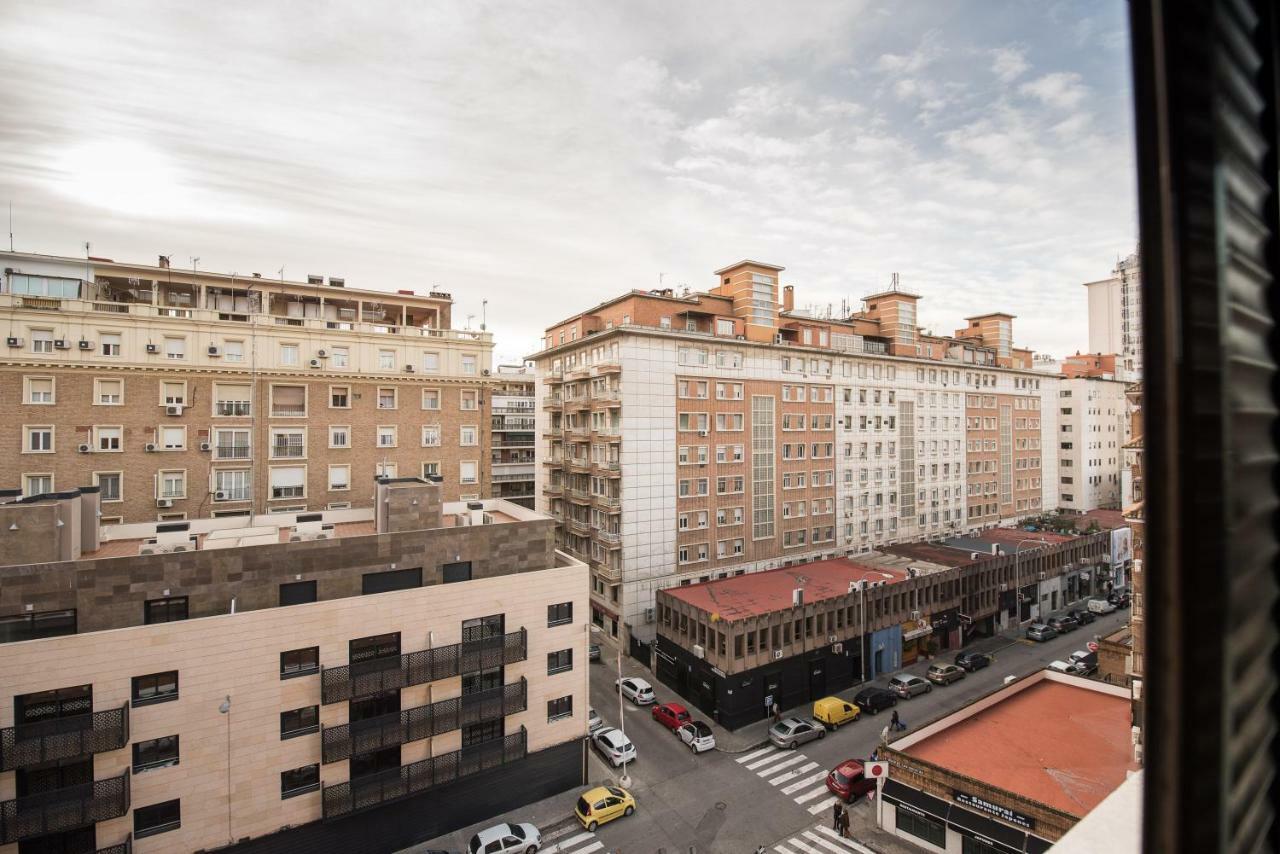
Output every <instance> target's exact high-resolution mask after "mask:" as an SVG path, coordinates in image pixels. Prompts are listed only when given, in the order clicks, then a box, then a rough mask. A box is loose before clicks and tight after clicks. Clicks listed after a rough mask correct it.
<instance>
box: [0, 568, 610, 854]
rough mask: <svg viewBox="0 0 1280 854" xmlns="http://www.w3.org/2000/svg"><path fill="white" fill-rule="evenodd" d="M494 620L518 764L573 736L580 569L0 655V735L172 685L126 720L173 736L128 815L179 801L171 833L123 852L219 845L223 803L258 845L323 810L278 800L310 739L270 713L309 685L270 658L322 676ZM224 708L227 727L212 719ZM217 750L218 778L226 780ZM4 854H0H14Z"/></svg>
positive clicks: (304, 694)
mask: <svg viewBox="0 0 1280 854" xmlns="http://www.w3.org/2000/svg"><path fill="white" fill-rule="evenodd" d="M569 601H572V602H573V603H574V605H573V608H574V621H573V623H572V624H568V625H563V626H556V627H552V628H549V627H548V626H547V622H546V620H547V605H549V604H556V603H560V602H569ZM498 613H503V614H505V615H506V630H507V631H515V630H517V629H519V628H521V627H524V628H526V629H527V630H528V658H527V659H526V660H525V661H523V662H520V663H518V664H514V665H510V666H508V667H507V669H506V680H507V681H508V682H512V681H517V680H519V678H520V677H521V676H524V677H527V679H528V692H529V693H528V709H527V711H525V712H523V713H520V714H516V715H511V716H510V717H508V718H507V721H506V726H507V732H512V731H515V730H517V729H518V728H519V727H520V726H521V725H523V726H525V727H526V728H527V730H528V745H529V750H530V752H533V751H537V750H541V749H543V748H546V747H550V746H552V745H554V744H558V743H561V742H564V741H567V740H571V739H575V738H582V737H583V736H585V734H586V714H587V708H588V705H589V700H588V697H587V668H588V660H587V654H586V644H587V637H588V631H587V619H588V612H587V568H586V567H585V566H583V565H580V564H575V565H572V566H566V567H560V568H555V569H547V570H543V571H539V572H532V573H527V574H524V575H522V576H521V577H520V583H519V584H518V585H517V584H512V583H511V579H510V578H505V577H500V578H488V579H482V580H477V581H472V582H467V583H460V584H449V585H440V586H433V587H426V588H418V589H414V590H405V591H397V592H393V593H384V594H379V595H376V596H363V597H356V598H350V599H340V600H335V601H327V602H317V603H312V604H308V605H298V606H294V607H290V608H272V609H268V610H263V611H254V612H249V613H242V614H236V615H228V616H222V617H208V618H204V619H193V620H189V621H185V622H177V623H166V624H160V625H152V626H138V627H134V628H126V629H116V630H112V631H104V632H96V633H91V634H84V635H73V636H67V637H59V638H50V639H46V640H38V641H28V642H23V643H14V644H6V645H5V646H3V647H0V650H2V654H0V685H3V686H4V689H5V690H4V696H3V697H0V727H8V726H12V725H13V703H12V696H13V695H16V694H24V693H28V692H33V691H41V690H48V689H52V688H59V687H67V686H73V685H81V684H85V683H92V684H93V690H94V708H95V709H108V708H112V707H118V706H120V705H121V704H123V703H125V702H126V701H127V700H128V699H129V696H130V684H131V679H132V677H134V676H141V675H146V674H151V673H157V672H162V671H167V670H177V671H178V672H179V694H180V698H179V699H178V700H176V701H173V702H166V703H159V704H156V705H150V706H143V707H141V708H136V709H131V710H130V728H131V736H130V737H131V740H132V741H133V742H138V741H144V740H147V739H152V738H157V737H160V736H166V735H172V734H175V733H176V734H178V735H179V736H180V762H179V764H178V765H177V766H173V767H168V768H160V769H155V770H151V771H144V772H142V773H139V774H137V775H135V776H134V777H133V778H132V780H133V782H132V805H133V807H134V808H137V807H145V806H148V805H150V804H154V803H158V802H161V801H166V800H169V799H172V798H180V799H181V801H182V827H181V828H180V829H179V830H176V831H173V832H169V833H164V834H160V835H158V836H155V837H151V838H147V839H141V840H138V841H136V842H135V843H134V850H135V851H137V852H139V854H153V852H170V851H194V850H196V849H200V848H213V847H217V846H219V845H222V844H224V843H225V842H226V841H227V838H228V828H227V806H228V788H229V789H230V806H231V817H232V818H231V821H232V826H231V831H230V832H231V836H232V837H233V838H236V839H239V838H242V837H245V836H258V835H261V834H266V833H272V832H274V831H276V830H279V829H280V828H281V827H283V826H284V825H296V824H302V823H305V822H310V821H314V820H317V819H319V818H320V816H321V806H320V804H321V795H320V793H319V792H314V793H309V794H305V795H301V796H298V797H294V798H290V799H288V800H283V801H282V800H281V799H280V772H281V771H286V770H289V769H293V768H298V767H302V766H305V765H309V764H312V763H318V762H320V761H321V754H320V743H321V742H320V738H321V736H320V735H319V734H315V735H306V736H301V737H297V738H292V739H289V740H287V741H281V740H280V713H281V712H282V711H287V710H290V709H296V708H300V707H304V706H310V705H318V704H320V702H321V698H320V677H319V676H304V677H300V678H296V679H287V680H281V679H280V676H279V655H280V653H281V652H282V651H285V650H290V649H298V648H303V647H309V646H319V648H320V662H321V664H322V665H323V666H326V667H336V666H340V665H344V664H346V663H347V662H348V642H349V641H350V640H352V639H354V638H359V637H365V636H369V635H373V634H381V633H386V632H397V631H398V632H400V633H401V649H402V651H403V652H413V651H416V650H421V649H426V648H428V647H431V646H443V645H447V644H453V643H457V642H459V641H460V640H461V630H462V621H463V620H465V619H469V618H473V617H482V616H487V615H491V614H498ZM566 648H572V649H573V650H574V667H573V670H571V671H569V672H567V673H562V674H557V675H554V676H547V675H546V656H547V653H548V652H553V651H556V650H561V649H566ZM460 692H461V688H460V679H458V678H453V679H448V680H441V681H439V682H435V683H432V684H429V685H420V686H415V687H413V688H409V689H406V690H404V691H403V692H402V694H401V707H402V708H406V709H407V708H411V707H414V706H418V705H422V704H425V703H427V702H432V701H437V700H443V699H448V698H450V697H454V696H457V695H458V694H459V693H460ZM228 695H230V697H231V704H232V709H231V714H230V716H229V717H228V716H225V715H222V714H220V713H219V711H218V706H219V704H220V703H221V702H222V700H223V698H224V697H226V696H228ZM567 695H571V696H573V698H574V699H573V708H574V713H573V716H572V717H570V718H565V719H562V720H558V721H556V722H554V723H548V722H547V719H546V708H547V706H546V704H547V701H548V700H550V699H554V698H558V697H563V696H567ZM346 718H347V706H346V704H345V703H334V704H331V705H327V706H325V705H321V710H320V719H321V723H322V724H323V725H324V726H333V725H337V724H341V723H344V722H345V721H346ZM460 738H461V735H460V733H459V732H457V731H455V732H451V733H447V734H445V735H441V736H438V737H436V738H434V739H428V740H424V741H419V742H415V743H413V744H410V745H405V746H404V748H403V751H402V754H401V756H402V762H403V763H409V762H413V761H416V760H419V759H423V758H426V757H427V756H429V755H432V754H433V753H443V752H447V751H450V750H455V749H457V748H458V746H459V744H460ZM228 742H229V744H230V778H229V779H228V772H227V769H228ZM130 761H131V751H130V748H129V747H125V748H124V749H121V750H117V751H112V752H109V753H105V754H100V755H99V756H97V757H96V760H95V776H96V777H97V778H98V779H103V778H106V777H111V776H117V775H119V774H121V773H123V771H124V770H125V768H126V767H128V766H129V764H130ZM347 769H348V765H347V763H346V762H335V763H331V764H328V765H321V769H320V777H321V781H322V783H323V784H324V785H332V784H334V783H339V782H342V781H344V780H346V779H347V773H348V771H347ZM14 778H15V775H14V774H13V773H12V772H7V773H4V774H0V800H6V799H9V798H12V797H14V794H15V788H14V786H15V783H14ZM132 821H133V819H132V816H131V815H126V816H124V817H122V818H119V819H114V820H112V821H109V822H103V823H102V824H100V825H99V828H98V842H99V844H100V845H106V844H111V843H114V842H116V841H119V840H120V839H122V838H123V837H124V835H125V834H126V833H127V832H129V831H130V830H131V829H132ZM16 851H17V846H16V845H12V846H0V854H13V852H16Z"/></svg>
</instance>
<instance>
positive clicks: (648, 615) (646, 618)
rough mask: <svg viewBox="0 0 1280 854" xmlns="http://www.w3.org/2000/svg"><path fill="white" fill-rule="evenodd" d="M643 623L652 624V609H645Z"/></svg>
mask: <svg viewBox="0 0 1280 854" xmlns="http://www.w3.org/2000/svg"><path fill="white" fill-rule="evenodd" d="M644 621H645V622H646V623H652V622H653V609H652V608H645V609H644Z"/></svg>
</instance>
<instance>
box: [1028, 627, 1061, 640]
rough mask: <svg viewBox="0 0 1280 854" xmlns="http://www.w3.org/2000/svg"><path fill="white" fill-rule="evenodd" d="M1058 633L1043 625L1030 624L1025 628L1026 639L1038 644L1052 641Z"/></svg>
mask: <svg viewBox="0 0 1280 854" xmlns="http://www.w3.org/2000/svg"><path fill="white" fill-rule="evenodd" d="M1057 636H1058V633H1057V632H1056V631H1054V630H1053V629H1052V628H1050V627H1049V626H1046V625H1045V624H1044V623H1032V624H1031V625H1029V626H1027V638H1028V639H1030V640H1033V641H1037V642H1039V643H1044V642H1045V641H1049V640H1053V639H1054V638H1056V637H1057Z"/></svg>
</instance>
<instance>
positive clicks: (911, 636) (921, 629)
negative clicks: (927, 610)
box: [902, 623, 933, 641]
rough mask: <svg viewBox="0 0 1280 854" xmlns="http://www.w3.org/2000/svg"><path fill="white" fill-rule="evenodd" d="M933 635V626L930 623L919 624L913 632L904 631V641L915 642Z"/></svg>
mask: <svg viewBox="0 0 1280 854" xmlns="http://www.w3.org/2000/svg"><path fill="white" fill-rule="evenodd" d="M931 634H933V626H931V625H929V624H928V623H917V624H916V627H915V628H914V629H912V630H911V631H903V633H902V639H903V640H904V641H909V640H915V639H916V638H922V637H924V636H925V635H931Z"/></svg>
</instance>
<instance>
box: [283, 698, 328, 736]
mask: <svg viewBox="0 0 1280 854" xmlns="http://www.w3.org/2000/svg"><path fill="white" fill-rule="evenodd" d="M319 731H320V707H319V706H303V707H302V708H301V709H292V710H290V711H287V712H281V713H280V740H281V741H284V740H285V739H286V738H297V737H298V736H300V735H310V734H311V733H313V732H319Z"/></svg>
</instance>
